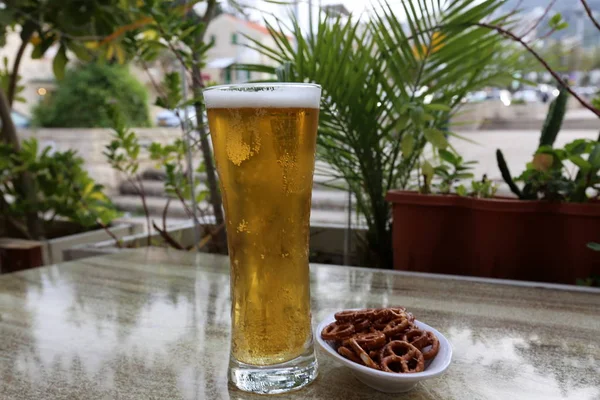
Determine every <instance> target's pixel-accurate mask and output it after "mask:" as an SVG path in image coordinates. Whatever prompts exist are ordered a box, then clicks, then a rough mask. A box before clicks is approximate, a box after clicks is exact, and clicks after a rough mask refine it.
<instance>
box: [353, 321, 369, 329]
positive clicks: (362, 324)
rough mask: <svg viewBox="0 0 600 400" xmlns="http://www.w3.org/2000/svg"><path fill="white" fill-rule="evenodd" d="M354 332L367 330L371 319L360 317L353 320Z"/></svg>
mask: <svg viewBox="0 0 600 400" xmlns="http://www.w3.org/2000/svg"><path fill="white" fill-rule="evenodd" d="M353 325H354V331H355V332H363V331H367V330H369V328H370V327H371V321H369V320H368V319H366V318H365V319H361V320H357V321H354V322H353Z"/></svg>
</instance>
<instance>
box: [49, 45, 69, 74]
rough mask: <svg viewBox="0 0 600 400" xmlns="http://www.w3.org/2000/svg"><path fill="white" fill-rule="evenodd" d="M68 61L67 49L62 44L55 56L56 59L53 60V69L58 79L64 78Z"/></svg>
mask: <svg viewBox="0 0 600 400" xmlns="http://www.w3.org/2000/svg"><path fill="white" fill-rule="evenodd" d="M68 61H69V59H68V58H67V49H66V48H65V46H64V45H63V44H61V45H60V47H59V49H58V51H57V52H56V55H55V56H54V61H52V71H54V76H55V77H56V79H57V80H62V79H63V78H64V77H65V67H66V66H67V62H68Z"/></svg>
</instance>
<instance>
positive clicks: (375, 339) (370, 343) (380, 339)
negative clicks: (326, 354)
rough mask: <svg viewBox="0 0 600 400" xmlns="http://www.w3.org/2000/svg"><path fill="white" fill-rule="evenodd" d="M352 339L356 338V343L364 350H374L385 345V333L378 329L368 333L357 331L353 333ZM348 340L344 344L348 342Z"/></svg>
mask: <svg viewBox="0 0 600 400" xmlns="http://www.w3.org/2000/svg"><path fill="white" fill-rule="evenodd" d="M352 339H354V340H356V343H358V345H359V346H360V347H362V348H363V349H365V350H376V349H380V348H382V347H383V346H385V342H386V340H385V335H384V334H383V333H381V332H379V331H373V332H369V333H359V334H357V335H354V336H353V337H352ZM348 342H349V341H348V340H346V341H345V342H344V344H346V345H347V344H348Z"/></svg>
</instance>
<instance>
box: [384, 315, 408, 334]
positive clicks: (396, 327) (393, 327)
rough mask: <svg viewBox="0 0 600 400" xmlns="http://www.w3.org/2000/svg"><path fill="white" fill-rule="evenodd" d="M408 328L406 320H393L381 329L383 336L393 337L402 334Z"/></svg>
mask: <svg viewBox="0 0 600 400" xmlns="http://www.w3.org/2000/svg"><path fill="white" fill-rule="evenodd" d="M407 328H408V320H407V319H406V318H404V319H402V318H397V319H393V320H391V321H390V322H388V324H387V325H386V326H385V328H383V333H384V334H385V336H388V337H390V336H395V335H398V334H399V333H401V332H404V331H405V330H406V329H407Z"/></svg>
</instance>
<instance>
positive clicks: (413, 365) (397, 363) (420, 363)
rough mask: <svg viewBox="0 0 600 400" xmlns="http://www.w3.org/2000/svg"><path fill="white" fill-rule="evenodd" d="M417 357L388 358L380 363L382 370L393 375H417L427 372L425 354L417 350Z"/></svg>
mask: <svg viewBox="0 0 600 400" xmlns="http://www.w3.org/2000/svg"><path fill="white" fill-rule="evenodd" d="M417 352H418V354H417V357H413V358H410V359H405V358H404V357H401V356H393V355H392V356H387V357H385V358H384V359H383V360H381V362H380V363H379V365H380V367H381V369H382V370H383V371H386V372H392V373H397V374H398V373H415V372H422V371H424V370H425V361H424V360H423V354H421V352H420V351H419V350H417Z"/></svg>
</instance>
